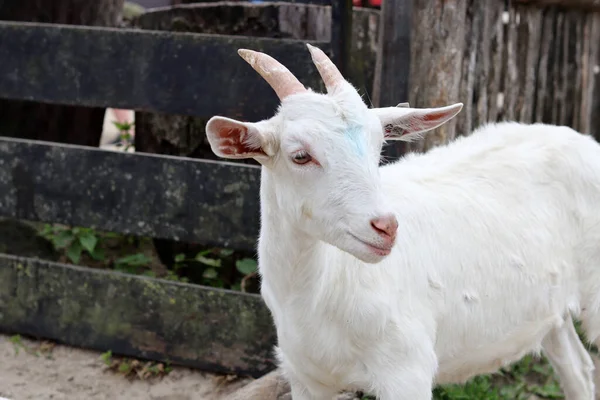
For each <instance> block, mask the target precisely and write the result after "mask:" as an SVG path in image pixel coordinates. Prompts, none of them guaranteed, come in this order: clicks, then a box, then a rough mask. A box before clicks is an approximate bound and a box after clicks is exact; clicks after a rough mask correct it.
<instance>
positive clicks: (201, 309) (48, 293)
mask: <svg viewBox="0 0 600 400" xmlns="http://www.w3.org/2000/svg"><path fill="white" fill-rule="evenodd" d="M0 311H1V312H0V331H5V332H18V333H20V334H24V335H30V336H33V337H42V338H47V339H51V340H55V341H57V342H59V343H66V344H69V345H72V346H80V347H84V348H90V349H96V350H99V351H106V350H112V351H113V353H115V354H123V355H127V356H131V357H138V358H144V359H153V360H161V361H170V362H172V363H175V364H179V365H185V366H189V367H196V368H200V369H203V370H213V371H220V372H225V373H237V374H244V375H246V374H247V375H251V376H255V377H258V376H261V375H263V374H265V373H267V372H269V371H270V370H272V369H273V368H274V362H273V345H274V344H275V330H274V328H273V323H272V319H271V316H270V314H269V311H268V310H267V308H266V307H265V306H264V303H263V302H262V299H261V298H260V297H259V296H258V295H251V294H245V293H240V292H233V291H228V290H220V289H214V288H208V287H199V286H197V285H189V284H184V283H179V282H171V281H165V280H160V279H153V278H147V277H141V276H136V275H130V274H121V273H118V272H114V271H103V270H93V269H89V268H82V267H76V266H69V265H64V264H58V263H53V262H47V261H41V260H33V259H30V258H20V257H13V256H8V255H3V254H0Z"/></svg>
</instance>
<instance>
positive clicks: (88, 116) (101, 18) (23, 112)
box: [0, 0, 123, 146]
mask: <svg viewBox="0 0 600 400" xmlns="http://www.w3.org/2000/svg"><path fill="white" fill-rule="evenodd" d="M122 9H123V0H61V1H58V0H56V1H44V0H4V1H0V20H6V21H24V22H42V23H60V24H68V25H89V26H116V25H118V24H119V22H120V16H121V11H122ZM51 79H52V77H50V76H49V77H48V80H49V81H50V80H51ZM0 110H1V112H0V135H2V136H9V137H18V138H23V139H34V140H46V141H52V142H59V143H71V144H79V145H85V146H98V145H99V143H100V136H101V135H102V125H103V121H104V111H105V109H104V108H90V107H80V106H67V105H54V104H42V103H35V102H30V101H21V100H18V101H17V100H4V99H0Z"/></svg>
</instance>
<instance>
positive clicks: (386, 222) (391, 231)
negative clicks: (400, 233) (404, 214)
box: [371, 214, 398, 239]
mask: <svg viewBox="0 0 600 400" xmlns="http://www.w3.org/2000/svg"><path fill="white" fill-rule="evenodd" d="M371 226H372V227H373V229H375V231H376V232H377V233H378V234H379V236H383V237H386V238H391V239H393V238H394V237H396V231H397V230H398V220H397V219H396V217H395V216H394V215H391V214H390V215H386V216H383V217H377V218H373V219H372V220H371Z"/></svg>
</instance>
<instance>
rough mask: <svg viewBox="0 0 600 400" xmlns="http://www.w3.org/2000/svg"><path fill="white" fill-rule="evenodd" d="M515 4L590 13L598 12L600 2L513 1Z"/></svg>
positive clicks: (567, 0) (590, 0)
mask: <svg viewBox="0 0 600 400" xmlns="http://www.w3.org/2000/svg"><path fill="white" fill-rule="evenodd" d="M514 1H515V3H522V4H527V5H535V6H543V7H545V6H559V7H561V8H566V9H583V10H590V11H599V10H600V0H514Z"/></svg>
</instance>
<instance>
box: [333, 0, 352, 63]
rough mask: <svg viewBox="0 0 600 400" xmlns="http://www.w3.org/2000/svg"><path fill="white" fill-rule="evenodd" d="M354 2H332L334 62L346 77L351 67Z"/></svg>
mask: <svg viewBox="0 0 600 400" xmlns="http://www.w3.org/2000/svg"><path fill="white" fill-rule="evenodd" d="M351 38H352V0H332V2H331V44H332V45H333V61H334V63H335V64H336V66H337V67H338V69H339V70H340V72H341V73H342V75H346V74H347V72H348V68H349V65H350V52H351V48H352V43H351V42H352V40H351Z"/></svg>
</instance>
